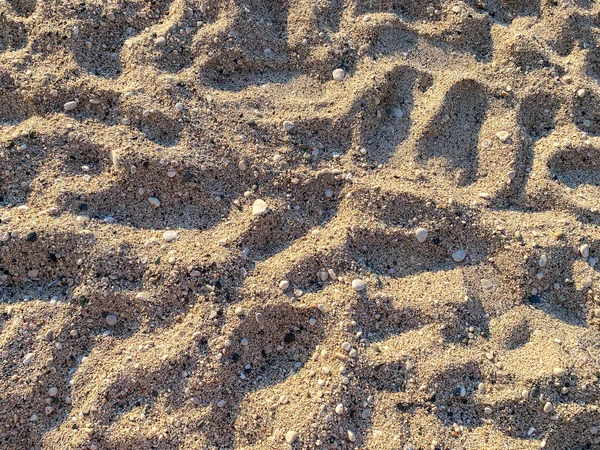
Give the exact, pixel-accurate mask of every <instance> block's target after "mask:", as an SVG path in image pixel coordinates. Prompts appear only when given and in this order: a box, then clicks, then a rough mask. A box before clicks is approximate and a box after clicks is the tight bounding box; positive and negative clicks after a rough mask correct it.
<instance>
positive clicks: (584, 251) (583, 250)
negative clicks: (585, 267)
mask: <svg viewBox="0 0 600 450" xmlns="http://www.w3.org/2000/svg"><path fill="white" fill-rule="evenodd" d="M579 253H581V256H583V257H584V258H587V257H588V256H590V246H589V245H588V244H583V245H582V246H581V247H579Z"/></svg>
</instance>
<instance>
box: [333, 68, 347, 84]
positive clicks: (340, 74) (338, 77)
mask: <svg viewBox="0 0 600 450" xmlns="http://www.w3.org/2000/svg"><path fill="white" fill-rule="evenodd" d="M332 75H333V79H334V80H335V81H344V78H346V72H345V71H344V69H335V70H334V71H333V72H332Z"/></svg>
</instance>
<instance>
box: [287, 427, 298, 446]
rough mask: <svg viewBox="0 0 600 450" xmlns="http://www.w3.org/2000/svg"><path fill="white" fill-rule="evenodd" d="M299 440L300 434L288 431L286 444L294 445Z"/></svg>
mask: <svg viewBox="0 0 600 450" xmlns="http://www.w3.org/2000/svg"><path fill="white" fill-rule="evenodd" d="M297 439H298V433H297V432H296V431H292V430H290V431H288V432H287V433H285V442H287V443H288V444H293V443H294V442H296V440H297Z"/></svg>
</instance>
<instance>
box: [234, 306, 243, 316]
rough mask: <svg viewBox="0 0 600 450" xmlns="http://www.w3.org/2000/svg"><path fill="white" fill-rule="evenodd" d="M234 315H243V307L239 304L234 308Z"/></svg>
mask: <svg viewBox="0 0 600 450" xmlns="http://www.w3.org/2000/svg"><path fill="white" fill-rule="evenodd" d="M235 315H236V316H243V315H244V308H242V307H241V306H236V308H235Z"/></svg>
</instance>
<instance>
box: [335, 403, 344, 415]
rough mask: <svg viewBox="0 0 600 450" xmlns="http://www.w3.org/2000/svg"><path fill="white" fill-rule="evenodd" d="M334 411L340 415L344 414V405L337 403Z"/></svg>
mask: <svg viewBox="0 0 600 450" xmlns="http://www.w3.org/2000/svg"><path fill="white" fill-rule="evenodd" d="M335 413H336V414H338V415H340V416H341V415H342V414H344V405H342V404H341V403H338V404H337V406H336V407H335Z"/></svg>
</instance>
